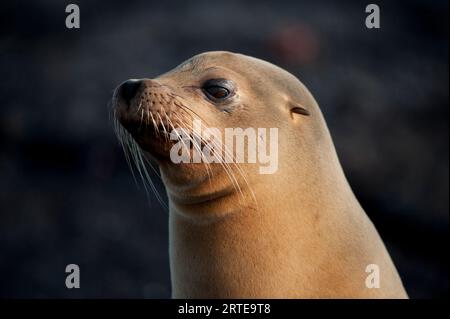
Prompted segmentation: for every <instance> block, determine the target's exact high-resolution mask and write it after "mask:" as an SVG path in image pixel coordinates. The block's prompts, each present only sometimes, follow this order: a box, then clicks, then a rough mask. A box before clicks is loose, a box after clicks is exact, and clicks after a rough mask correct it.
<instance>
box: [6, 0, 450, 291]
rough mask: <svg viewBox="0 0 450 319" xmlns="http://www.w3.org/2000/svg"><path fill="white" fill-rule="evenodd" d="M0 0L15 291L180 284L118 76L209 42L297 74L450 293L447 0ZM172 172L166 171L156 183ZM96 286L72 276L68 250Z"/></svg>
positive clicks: (9, 276)
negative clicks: (70, 9)
mask: <svg viewBox="0 0 450 319" xmlns="http://www.w3.org/2000/svg"><path fill="white" fill-rule="evenodd" d="M69 3H70V2H68V3H64V1H62V2H61V3H60V4H56V3H55V1H49V0H45V1H39V2H37V1H34V2H31V1H30V2H25V1H2V2H0V34H1V37H0V74H1V84H0V100H1V106H0V297H25V298H35V297H38V298H48V297H50V298H59V297H64V298H66V297H122V298H128V297H137V298H141V297H144V298H152V297H169V296H170V278H169V264H168V245H167V235H168V234H167V212H166V211H165V210H164V209H163V208H162V207H161V206H160V205H159V204H158V203H157V201H156V199H155V198H154V197H153V196H150V204H149V203H148V201H147V198H146V194H145V192H144V191H143V190H142V187H141V188H140V189H138V188H137V187H136V185H135V184H134V181H133V178H132V175H131V174H130V172H129V170H128V168H127V166H126V162H125V160H124V156H123V154H122V152H121V149H120V148H119V145H118V143H117V141H116V139H115V136H114V133H113V129H112V125H111V121H110V119H109V117H108V101H109V100H110V98H111V94H112V92H113V89H114V88H115V86H116V85H118V84H119V83H120V82H122V81H124V80H126V79H128V78H140V77H153V76H156V75H158V74H160V73H162V72H165V71H167V70H169V69H170V68H172V67H174V66H176V65H177V64H179V63H180V62H182V61H184V60H185V59H187V58H189V57H191V56H192V55H195V54H197V53H200V52H202V51H209V50H231V51H236V52H241V53H245V54H248V55H252V56H256V57H259V58H262V59H266V60H269V61H271V62H272V63H275V64H277V65H280V66H281V67H283V68H286V69H287V70H289V71H290V72H291V73H293V74H295V75H296V76H298V77H299V78H300V79H301V80H302V81H303V82H304V83H305V84H306V85H307V86H308V87H309V88H310V90H311V91H312V93H313V94H314V95H315V97H316V99H317V100H318V102H319V105H321V108H322V110H323V112H324V115H325V117H326V119H327V121H328V125H329V127H330V130H331V133H332V136H333V138H334V142H335V144H336V148H337V151H338V154H339V156H340V159H341V161H342V164H343V166H344V170H345V172H346V174H347V176H348V179H349V181H350V183H351V185H352V187H353V189H354V191H355V193H356V195H357V197H358V198H359V199H360V201H361V203H362V205H363V207H364V208H365V209H366V211H367V213H368V215H369V216H370V218H371V219H372V220H373V221H374V223H375V225H376V226H377V228H378V229H379V232H380V233H381V236H382V237H383V239H384V240H385V242H386V245H387V247H388V249H389V251H390V252H391V255H392V257H393V259H394V262H395V263H396V265H397V267H398V269H399V272H400V274H401V276H402V278H403V281H404V284H405V287H406V289H407V291H408V293H409V294H410V296H411V297H413V298H432V297H445V296H448V245H447V241H448V212H449V210H448V209H449V205H448V204H449V201H448V194H449V171H448V163H449V157H448V154H449V153H448V136H449V135H448V133H449V132H448V111H449V104H448V98H449V89H448V85H449V83H448V82H449V81H448V80H449V79H448V75H449V73H448V2H447V1H376V2H375V3H377V4H378V5H379V6H380V8H381V29H378V30H375V29H372V30H369V29H367V28H366V27H365V24H364V22H365V18H366V16H367V14H366V13H365V7H366V5H367V4H369V3H370V2H369V1H366V2H364V1H352V2H350V1H339V2H338V1H297V0H292V1H273V2H269V1H257V2H256V1H245V2H243V1H242V2H237V1H230V0H227V1H206V0H205V1H182V0H179V1H157V2H153V3H152V2H150V1H144V0H143V1H131V0H127V1H108V2H106V1H105V2H102V1H93V0H90V1H87V0H85V1H77V2H76V3H77V4H78V5H79V6H80V10H81V29H78V30H77V29H72V30H69V29H66V27H65V18H66V13H65V6H66V5H67V4H69ZM156 183H157V185H158V186H159V187H160V188H161V183H160V182H159V181H157V182H156ZM70 263H76V264H78V265H79V266H80V268H81V289H72V290H68V289H67V288H66V287H65V284H64V282H65V277H66V274H65V272H64V270H65V266H66V265H67V264H70Z"/></svg>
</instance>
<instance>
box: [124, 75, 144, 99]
mask: <svg viewBox="0 0 450 319" xmlns="http://www.w3.org/2000/svg"><path fill="white" fill-rule="evenodd" d="M141 84H142V81H141V80H136V79H130V80H127V81H125V82H123V83H122V85H121V86H120V88H119V92H120V96H121V97H122V98H123V99H124V100H125V101H126V102H127V103H129V102H130V100H131V99H132V98H133V97H134V96H135V95H136V92H137V91H138V89H139V87H140V86H141Z"/></svg>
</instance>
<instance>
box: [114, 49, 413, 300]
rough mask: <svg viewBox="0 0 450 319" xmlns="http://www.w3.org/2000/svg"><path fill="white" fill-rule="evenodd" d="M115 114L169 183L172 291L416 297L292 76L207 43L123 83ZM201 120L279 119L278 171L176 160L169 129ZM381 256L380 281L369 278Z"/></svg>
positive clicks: (125, 136) (133, 146)
mask: <svg viewBox="0 0 450 319" xmlns="http://www.w3.org/2000/svg"><path fill="white" fill-rule="evenodd" d="M113 111H114V115H115V119H116V120H117V122H116V124H117V131H118V135H119V138H120V140H121V142H122V143H123V145H124V146H125V148H126V149H128V150H129V152H128V154H129V156H131V157H132V158H133V159H135V160H136V162H137V163H138V168H139V169H138V171H139V173H140V174H142V175H144V176H145V175H146V173H145V170H144V169H143V163H144V162H146V161H147V160H149V159H151V160H152V161H156V163H157V164H158V167H159V171H160V174H161V178H162V180H163V182H164V185H165V187H166V191H167V196H168V199H169V237H170V238H169V247H170V268H171V280H172V294H173V297H175V298H406V297H407V294H406V292H405V290H404V288H403V285H402V282H401V280H400V277H399V275H398V273H397V270H396V268H395V266H394V264H393V262H392V261H391V258H390V256H389V254H388V252H387V250H386V248H385V246H384V244H383V242H382V240H381V239H380V237H379V235H378V233H377V231H376V229H375V227H374V226H373V224H372V223H371V221H370V220H369V218H368V217H367V215H366V213H365V212H364V210H363V209H362V208H361V206H360V204H359V202H358V200H357V199H356V198H355V196H354V194H353V192H352V190H351V188H350V186H349V184H348V182H347V180H346V178H345V176H344V173H343V170H342V168H341V165H340V163H339V160H338V157H337V155H336V151H335V148H334V145H333V142H332V139H331V137H330V134H329V131H328V128H327V125H326V123H325V120H324V118H323V116H322V113H321V111H320V109H319V107H318V105H317V103H316V101H315V99H314V98H313V96H312V95H311V93H310V92H309V91H308V90H307V88H306V87H305V86H304V85H303V84H302V83H301V82H300V81H299V80H298V79H297V78H296V77H294V76H293V75H292V74H290V73H288V72H287V71H285V70H283V69H281V68H279V67H277V66H275V65H273V64H270V63H268V62H265V61H262V60H260V59H256V58H253V57H249V56H245V55H242V54H235V53H231V52H223V51H220V52H206V53H202V54H199V55H196V56H194V57H193V58H191V59H189V60H187V61H186V62H184V63H182V64H181V65H179V66H178V67H176V68H175V69H173V70H171V71H169V72H167V73H165V74H162V75H160V76H158V77H156V78H154V79H140V80H128V81H126V82H124V83H123V84H121V85H120V86H119V87H118V88H117V89H116V90H115V93H114V96H113ZM193 119H201V120H202V121H203V123H206V124H205V125H207V126H208V127H215V128H219V129H220V130H224V129H225V128H236V127H240V128H244V129H245V128H248V127H253V128H278V134H279V139H278V144H279V145H278V147H279V151H278V163H279V165H278V169H277V171H276V172H274V173H273V174H260V172H259V171H258V166H257V165H255V164H254V163H246V164H245V163H244V164H239V165H237V164H236V165H233V164H227V165H223V164H219V163H213V164H205V163H177V164H175V163H173V161H171V158H170V156H169V154H170V150H171V148H172V147H173V146H174V143H175V141H173V140H171V139H169V132H168V129H169V128H171V129H173V128H176V127H181V128H184V129H186V130H188V129H192V127H191V124H190V123H191V121H192V120H193ZM189 134H191V133H189ZM258 138H262V137H260V136H258ZM207 142H208V141H206V140H204V141H203V140H202V145H203V144H205V143H207ZM189 151H190V152H193V151H194V147H193V146H192V145H190V146H189ZM224 152H225V150H224ZM372 264H375V265H377V266H378V269H379V277H380V278H379V280H380V281H379V287H378V288H373V287H368V286H367V285H366V279H367V276H368V275H369V274H368V273H366V267H367V266H368V265H372Z"/></svg>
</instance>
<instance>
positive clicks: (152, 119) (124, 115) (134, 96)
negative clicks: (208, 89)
mask: <svg viewBox="0 0 450 319" xmlns="http://www.w3.org/2000/svg"><path fill="white" fill-rule="evenodd" d="M183 109H185V106H184V105H183V103H182V102H181V97H180V96H178V95H177V94H175V93H174V90H173V89H172V88H170V87H169V86H167V85H163V84H160V83H158V82H157V81H156V80H151V79H130V80H127V81H125V82H123V83H122V84H120V85H119V86H118V87H117V88H116V90H115V92H114V96H113V112H114V116H115V118H116V119H117V120H118V121H119V123H120V125H121V126H123V128H125V130H126V131H128V133H130V134H131V136H132V137H133V139H134V140H135V141H136V142H137V143H138V144H139V145H140V146H141V147H142V148H143V149H148V150H151V149H154V148H155V143H156V144H157V148H158V149H160V148H161V145H163V144H167V142H169V141H168V140H169V139H168V137H169V134H170V132H171V131H172V130H173V129H174V128H177V127H185V126H186V125H185V123H186V121H187V119H188V118H187V114H186V112H185V111H183ZM168 144H170V143H168ZM164 146H167V145H164ZM165 148H166V147H164V149H165Z"/></svg>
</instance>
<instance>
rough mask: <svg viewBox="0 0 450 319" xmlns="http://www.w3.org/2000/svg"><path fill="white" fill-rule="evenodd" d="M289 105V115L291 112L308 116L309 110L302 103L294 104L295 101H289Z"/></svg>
mask: <svg viewBox="0 0 450 319" xmlns="http://www.w3.org/2000/svg"><path fill="white" fill-rule="evenodd" d="M289 106H290V108H291V115H292V114H293V113H296V114H300V115H305V116H309V115H310V113H309V111H308V110H307V109H305V108H304V107H303V105H300V104H296V103H289Z"/></svg>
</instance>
